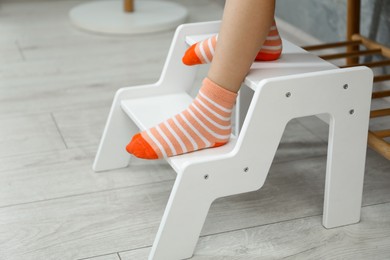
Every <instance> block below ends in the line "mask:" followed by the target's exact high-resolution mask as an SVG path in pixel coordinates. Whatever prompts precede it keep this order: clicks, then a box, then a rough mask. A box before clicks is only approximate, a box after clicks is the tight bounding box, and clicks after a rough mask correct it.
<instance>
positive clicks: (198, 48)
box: [182, 20, 282, 65]
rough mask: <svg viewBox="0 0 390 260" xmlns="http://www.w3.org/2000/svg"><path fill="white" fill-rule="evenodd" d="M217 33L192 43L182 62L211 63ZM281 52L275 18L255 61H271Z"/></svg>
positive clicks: (186, 63) (280, 41) (188, 63)
mask: <svg viewBox="0 0 390 260" xmlns="http://www.w3.org/2000/svg"><path fill="white" fill-rule="evenodd" d="M217 41H218V34H217V35H214V36H212V37H211V38H208V39H206V40H203V41H201V42H197V43H195V44H193V45H192V46H191V47H190V48H188V49H187V51H186V53H185V54H184V56H183V59H182V61H183V63H184V64H185V65H197V64H204V63H211V61H212V60H213V57H214V52H215V48H216V46H217ZM281 53H282V40H281V38H280V36H279V32H278V28H277V27H276V23H275V20H274V22H273V24H272V26H271V28H270V31H269V32H268V35H267V38H266V40H265V42H264V43H263V45H262V47H261V49H260V51H259V53H258V54H257V56H256V58H255V60H256V61H272V60H277V59H278V58H279V57H280V54H281Z"/></svg>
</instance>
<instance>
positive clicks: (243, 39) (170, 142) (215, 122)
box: [126, 0, 275, 159]
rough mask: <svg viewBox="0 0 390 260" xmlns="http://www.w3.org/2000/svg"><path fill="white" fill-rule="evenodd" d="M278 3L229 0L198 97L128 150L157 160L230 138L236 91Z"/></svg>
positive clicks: (134, 141)
mask: <svg viewBox="0 0 390 260" xmlns="http://www.w3.org/2000/svg"><path fill="white" fill-rule="evenodd" d="M274 6H275V1H274V0H267V1H259V0H245V1H239V0H227V1H226V5H225V10H224V15H223V19H222V24H221V31H220V34H219V40H218V49H216V52H215V57H214V60H213V62H212V64H211V68H210V70H209V73H208V78H206V79H205V80H204V81H203V86H202V87H201V89H200V91H199V94H198V96H197V97H196V98H195V100H194V101H193V103H192V104H191V105H190V106H189V108H188V109H186V110H184V111H183V112H181V113H180V114H178V115H176V116H174V117H172V118H170V119H168V120H167V121H165V122H162V123H160V124H159V125H157V126H155V127H153V128H151V129H148V130H146V131H143V132H141V133H138V134H136V135H135V136H134V137H133V139H132V140H131V142H130V143H129V144H128V146H127V147H126V149H127V151H128V152H129V153H131V154H133V155H135V156H137V157H140V158H144V159H158V158H162V157H169V156H173V155H178V154H182V153H187V152H192V151H196V150H199V149H203V148H209V147H216V146H220V145H222V144H224V143H226V142H227V141H228V140H229V136H230V132H231V126H230V115H231V110H232V108H233V105H234V103H235V99H236V96H237V94H236V93H237V92H238V90H239V88H240V86H241V83H242V81H243V79H244V77H245V76H246V74H247V73H248V71H249V68H250V66H251V64H252V62H253V60H254V59H255V57H256V55H257V53H258V51H259V46H261V45H262V43H263V42H264V41H265V38H266V36H267V34H268V31H269V28H270V26H271V24H272V19H273V16H274Z"/></svg>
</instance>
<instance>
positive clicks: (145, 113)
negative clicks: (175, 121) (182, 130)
mask: <svg viewBox="0 0 390 260" xmlns="http://www.w3.org/2000/svg"><path fill="white" fill-rule="evenodd" d="M192 100H193V98H192V97H191V96H190V95H189V94H188V93H186V92H180V93H175V94H167V95H161V96H151V97H145V98H136V99H127V100H122V102H121V107H122V109H123V111H125V113H126V114H127V115H128V116H129V117H130V118H131V119H132V120H133V121H134V123H135V124H136V125H137V126H138V127H139V129H140V130H145V129H149V128H151V127H153V126H155V125H157V124H159V123H161V122H163V121H165V120H167V119H168V118H170V117H172V116H174V115H176V114H178V113H180V112H181V111H183V110H184V109H186V108H187V107H188V106H189V105H190V104H191V102H192Z"/></svg>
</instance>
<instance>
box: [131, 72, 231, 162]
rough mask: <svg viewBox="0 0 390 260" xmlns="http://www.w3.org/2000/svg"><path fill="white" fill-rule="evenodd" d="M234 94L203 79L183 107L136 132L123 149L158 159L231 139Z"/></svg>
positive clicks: (215, 145)
mask: <svg viewBox="0 0 390 260" xmlns="http://www.w3.org/2000/svg"><path fill="white" fill-rule="evenodd" d="M236 97H237V94H236V93H234V92H231V91H228V90H226V89H224V88H222V87H220V86H218V85H217V84H216V83H214V82H212V81H211V80H209V79H208V78H205V79H204V80H203V86H202V87H201V89H200V90H199V94H198V95H197V97H196V98H195V99H194V101H193V102H192V103H191V105H190V106H189V107H188V108H187V109H186V110H184V111H183V112H181V113H179V114H177V115H175V116H173V117H171V118H170V119H168V120H166V121H165V122H162V123H160V124H158V125H157V126H155V127H153V128H150V129H148V130H146V131H143V132H141V133H138V134H136V135H135V136H134V137H133V139H132V140H131V142H130V143H129V144H128V145H127V147H126V150H127V151H128V152H129V153H131V154H133V155H134V156H136V157H138V158H143V159H161V158H166V157H171V156H175V155H179V154H183V153H189V152H193V151H196V150H200V149H204V148H210V147H218V146H221V145H224V144H226V143H227V142H228V141H229V138H230V134H231V129H232V128H231V120H230V118H231V113H232V109H233V105H234V103H235V100H236Z"/></svg>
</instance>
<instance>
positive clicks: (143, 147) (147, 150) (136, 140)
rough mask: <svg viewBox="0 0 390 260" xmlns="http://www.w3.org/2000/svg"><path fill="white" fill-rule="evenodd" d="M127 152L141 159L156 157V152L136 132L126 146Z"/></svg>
mask: <svg viewBox="0 0 390 260" xmlns="http://www.w3.org/2000/svg"><path fill="white" fill-rule="evenodd" d="M126 150H127V152H128V153H130V154H132V155H134V156H135V157H138V158H142V159H151V160H154V159H158V155H157V153H156V152H155V151H154V150H153V148H152V147H151V146H150V144H149V143H148V142H146V140H145V139H144V138H143V137H142V135H141V134H140V133H138V134H136V135H135V136H134V137H133V139H131V142H130V143H129V144H128V145H127V146H126Z"/></svg>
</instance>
